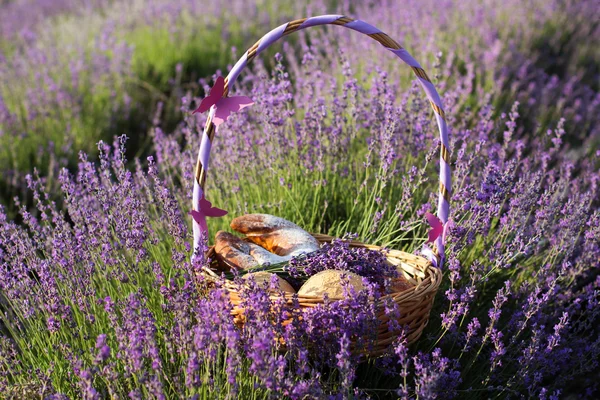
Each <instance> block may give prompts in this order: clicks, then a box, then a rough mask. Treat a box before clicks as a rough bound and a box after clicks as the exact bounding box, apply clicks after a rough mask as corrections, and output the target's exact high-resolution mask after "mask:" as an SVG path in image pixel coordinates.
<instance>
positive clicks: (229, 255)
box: [215, 231, 289, 269]
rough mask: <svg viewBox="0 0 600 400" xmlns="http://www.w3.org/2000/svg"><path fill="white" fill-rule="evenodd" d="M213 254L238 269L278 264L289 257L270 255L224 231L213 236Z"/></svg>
mask: <svg viewBox="0 0 600 400" xmlns="http://www.w3.org/2000/svg"><path fill="white" fill-rule="evenodd" d="M215 253H216V254H217V257H218V258H219V259H220V260H221V261H224V262H225V264H227V265H229V266H230V267H233V268H239V269H248V268H252V267H257V266H259V265H263V264H278V263H281V262H284V261H288V260H289V257H287V258H286V257H281V256H278V255H277V254H273V253H270V252H269V251H267V250H265V249H263V248H262V247H260V246H258V245H256V244H254V243H248V242H245V241H243V240H242V239H240V238H238V237H237V236H235V235H232V234H231V233H229V232H225V231H219V232H217V235H216V236H215Z"/></svg>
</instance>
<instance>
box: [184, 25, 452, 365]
mask: <svg viewBox="0 0 600 400" xmlns="http://www.w3.org/2000/svg"><path fill="white" fill-rule="evenodd" d="M317 25H335V26H340V27H345V28H349V29H351V30H354V31H357V32H360V33H362V34H365V35H367V36H369V37H371V38H372V39H373V40H375V41H377V42H379V43H380V44H381V45H382V46H383V47H384V48H385V49H386V50H388V51H390V52H392V53H393V54H394V55H395V56H397V57H398V58H399V59H401V60H402V61H403V62H404V63H405V64H408V65H409V66H410V67H411V69H412V71H413V72H414V74H415V76H416V78H417V80H418V82H419V83H420V84H421V86H422V88H423V90H424V92H425V95H426V96H427V98H428V100H429V103H430V104H431V107H432V109H433V112H434V116H435V119H436V122H437V126H438V130H439V134H440V157H439V165H440V180H439V192H438V210H437V216H438V218H439V219H440V221H441V222H442V224H445V223H446V222H447V220H448V213H449V201H450V194H451V179H450V150H449V140H448V127H447V124H446V115H445V113H444V110H443V107H442V103H441V100H440V97H439V95H438V93H437V91H436V90H435V87H434V86H433V83H432V82H431V80H430V79H429V76H428V75H427V73H426V72H425V70H424V69H423V68H422V67H421V65H420V64H419V63H418V62H417V61H416V60H415V59H414V58H413V57H412V56H411V55H410V54H409V53H408V51H407V50H406V49H404V48H403V47H402V46H400V44H399V43H398V42H396V41H395V40H393V39H392V38H390V37H389V36H388V35H387V34H385V33H383V32H381V31H380V30H379V29H377V28H375V27H374V26H372V25H369V24H367V23H366V22H364V21H360V20H355V19H352V18H349V17H346V16H342V15H321V16H317V17H311V18H303V19H299V20H295V21H291V22H288V23H286V24H283V25H281V26H279V27H277V28H275V29H273V30H272V31H270V32H269V33H267V34H266V35H265V36H264V37H262V38H261V39H260V40H259V41H258V42H256V43H255V44H254V45H253V46H252V47H250V49H248V50H247V51H246V52H245V53H244V55H243V56H242V57H241V58H240V60H239V61H238V62H237V63H236V64H235V65H234V67H233V68H232V70H231V71H230V72H229V74H228V76H227V77H226V78H225V88H224V92H223V97H227V96H228V94H229V89H230V87H231V85H232V84H233V82H234V81H235V80H236V79H237V77H238V76H239V75H240V73H241V71H242V70H243V69H244V68H245V66H246V65H247V64H248V63H250V62H251V61H252V60H253V59H254V58H255V57H256V56H257V55H258V54H260V53H261V52H262V51H264V50H265V49H266V48H267V47H269V46H270V45H271V44H273V43H274V42H276V41H277V40H279V39H280V38H282V37H284V36H286V35H288V34H290V33H293V32H295V31H298V30H302V29H305V28H308V27H312V26H317ZM214 117H215V107H214V106H213V107H212V108H211V109H210V113H209V115H208V118H207V121H206V125H205V128H204V132H203V136H202V142H201V147H200V150H199V152H198V160H197V163H196V173H195V177H194V178H195V179H194V192H193V200H192V202H193V204H192V206H193V209H194V210H195V211H197V210H200V199H201V198H202V197H203V195H204V187H205V181H206V177H207V171H208V164H209V158H210V157H209V156H210V149H211V146H212V142H213V140H214V138H215V134H216V132H217V128H216V125H215V124H214V123H213V118H214ZM201 218H202V220H201V221H200V222H199V221H198V220H196V219H195V220H194V221H193V228H194V243H193V244H194V254H197V252H198V251H199V249H201V248H202V242H203V240H204V238H206V237H208V232H207V231H206V220H205V217H204V216H202V217H201ZM314 236H315V237H316V238H317V239H318V240H319V241H320V242H322V243H323V242H330V241H331V240H333V238H332V237H330V236H326V235H319V234H315V235H314ZM351 245H352V246H358V247H366V248H369V249H372V250H381V248H380V247H378V246H374V245H368V244H364V243H360V242H352V243H351ZM424 250H425V251H424V254H425V255H426V256H427V258H424V257H420V256H416V255H413V254H409V253H405V252H402V251H397V250H386V254H387V257H388V261H389V262H391V263H393V264H394V265H396V266H397V268H398V271H399V272H400V273H402V274H403V275H404V277H406V278H407V279H408V280H409V281H410V282H411V283H412V284H413V287H412V288H410V289H407V290H404V291H402V292H399V293H392V294H390V295H388V296H389V297H391V298H392V300H393V301H394V302H396V303H397V304H398V306H399V309H400V313H401V316H400V318H399V320H398V321H397V322H398V323H399V324H400V325H403V326H405V327H407V328H408V342H409V343H413V342H415V341H416V340H417V339H418V338H419V337H420V335H421V334H422V332H423V329H424V328H425V326H426V325H427V322H428V320H429V314H430V311H431V308H432V304H433V300H434V297H435V293H436V291H437V289H438V287H439V285H440V282H441V276H442V274H441V272H440V270H439V269H438V267H441V265H442V262H443V258H444V242H443V236H442V235H440V237H438V238H437V240H436V241H435V243H434V244H433V245H432V248H431V249H430V248H429V247H425V248H424ZM208 256H209V257H211V258H214V257H213V256H214V249H213V248H211V249H209V251H208ZM215 271H216V270H212V269H210V268H206V269H205V270H204V272H203V275H205V276H206V277H207V278H209V279H217V274H216V273H215ZM226 287H227V288H228V289H229V292H230V298H231V301H232V303H233V305H234V307H233V309H232V315H233V318H234V321H235V322H236V323H237V324H238V325H243V323H244V321H245V317H244V310H243V306H241V304H240V303H241V298H240V295H239V293H240V290H242V288H240V287H238V286H237V285H236V284H234V283H233V282H231V281H229V282H227V283H226ZM273 296H275V294H274V295H273ZM290 296H291V295H290ZM298 300H299V304H300V307H301V308H303V309H306V308H310V307H315V306H316V305H318V304H322V303H323V302H324V299H323V298H322V297H309V296H298ZM382 302H383V300H379V304H378V306H379V307H377V309H378V318H379V320H380V322H381V323H380V324H379V329H378V332H377V335H376V341H375V346H374V347H373V348H372V349H370V350H369V351H368V352H367V353H368V355H371V356H377V355H380V354H382V353H383V352H384V351H385V350H386V349H387V348H388V347H389V345H390V344H391V343H393V341H394V340H395V338H396V337H397V336H398V334H399V332H391V331H389V329H388V323H387V322H388V320H387V318H388V317H387V316H386V314H385V313H384V312H383V307H382V306H381V303H382ZM288 304H292V301H291V297H290V301H289V302H288Z"/></svg>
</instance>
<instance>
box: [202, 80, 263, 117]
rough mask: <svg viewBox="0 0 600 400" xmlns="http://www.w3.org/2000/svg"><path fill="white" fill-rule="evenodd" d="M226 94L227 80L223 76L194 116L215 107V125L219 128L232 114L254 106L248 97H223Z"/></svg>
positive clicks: (216, 82)
mask: <svg viewBox="0 0 600 400" xmlns="http://www.w3.org/2000/svg"><path fill="white" fill-rule="evenodd" d="M224 92H225V79H224V78H223V77H222V76H218V77H217V80H216V81H215V85H214V86H213V87H212V89H210V93H209V94H208V96H206V97H205V98H204V99H203V100H202V101H201V102H200V107H198V108H197V109H195V110H194V112H193V114H195V113H197V112H199V113H203V112H205V111H207V110H208V109H210V108H211V107H212V106H215V115H214V116H213V124H215V126H219V125H221V124H222V123H223V122H225V121H226V120H227V118H228V117H229V116H230V115H231V113H232V112H236V111H240V110H241V109H243V108H246V107H249V106H251V105H252V104H254V102H253V101H252V99H250V98H249V97H246V96H232V97H223V93H224Z"/></svg>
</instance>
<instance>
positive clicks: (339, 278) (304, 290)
mask: <svg viewBox="0 0 600 400" xmlns="http://www.w3.org/2000/svg"><path fill="white" fill-rule="evenodd" d="M344 280H348V281H349V283H350V285H351V286H352V287H353V288H354V290H355V291H356V292H357V293H358V292H360V291H361V290H363V289H364V285H363V282H362V278H361V277H360V276H359V275H357V274H355V273H353V272H349V271H340V270H337V269H326V270H325V271H321V272H319V273H316V274H314V275H313V276H311V277H310V278H308V280H307V281H306V282H304V285H302V287H301V288H300V290H298V294H299V295H304V296H323V295H324V294H325V293H327V296H328V297H329V298H330V299H343V298H344V286H343V285H342V282H343V281H344Z"/></svg>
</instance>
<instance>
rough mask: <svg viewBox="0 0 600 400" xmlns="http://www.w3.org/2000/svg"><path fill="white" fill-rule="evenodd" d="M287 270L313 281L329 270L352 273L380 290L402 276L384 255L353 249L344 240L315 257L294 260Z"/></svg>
mask: <svg viewBox="0 0 600 400" xmlns="http://www.w3.org/2000/svg"><path fill="white" fill-rule="evenodd" d="M283 269H284V271H285V272H287V273H288V274H289V275H290V276H291V277H293V278H297V279H302V278H305V277H310V276H313V275H315V274H316V273H318V272H321V271H325V270H328V269H334V270H340V271H348V272H353V273H355V274H357V275H360V276H362V277H364V278H367V280H369V281H370V282H372V283H375V284H377V285H379V286H382V285H383V283H384V281H385V279H386V278H394V277H396V276H398V272H397V271H396V267H395V266H394V265H392V264H390V263H389V262H388V261H387V259H386V256H385V254H384V253H382V252H379V251H373V250H369V249H367V248H361V247H351V246H350V243H349V242H347V241H344V240H341V239H335V240H333V241H332V242H331V243H325V244H324V245H323V246H322V247H321V249H320V250H319V251H316V252H314V253H310V254H306V255H305V256H302V257H295V258H293V259H292V260H290V262H289V264H288V265H286V266H285V267H284V268H283Z"/></svg>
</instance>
